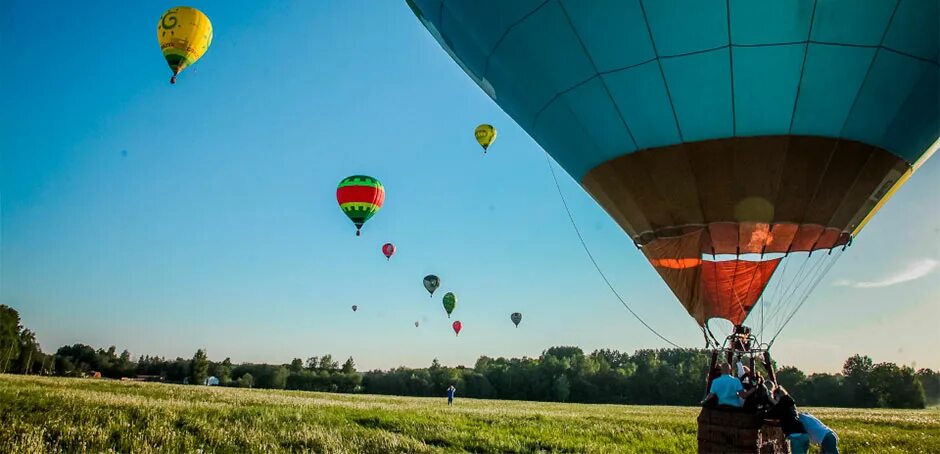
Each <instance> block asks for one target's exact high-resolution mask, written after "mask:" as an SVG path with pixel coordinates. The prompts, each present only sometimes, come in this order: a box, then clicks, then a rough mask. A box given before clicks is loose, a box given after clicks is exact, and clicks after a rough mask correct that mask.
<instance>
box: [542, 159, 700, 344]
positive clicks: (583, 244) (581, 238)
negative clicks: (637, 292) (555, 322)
mask: <svg viewBox="0 0 940 454" xmlns="http://www.w3.org/2000/svg"><path fill="white" fill-rule="evenodd" d="M545 162H546V163H548V170H550V171H551V173H552V180H554V181H555V189H557V190H558V197H560V198H561V204H562V205H563V206H564V207H565V213H567V214H568V220H569V221H571V226H572V227H573V228H574V232H575V233H576V234H577V235H578V240H579V241H580V242H581V247H582V248H584V252H585V253H587V256H588V258H589V259H591V263H593V264H594V269H596V270H597V274H599V275H600V276H601V278H602V279H603V280H604V283H606V284H607V287H608V288H609V289H610V291H611V293H613V294H614V296H616V297H617V299H618V300H620V304H622V305H623V307H625V308H626V309H627V311H629V312H630V314H631V315H633V317H634V318H636V319H637V321H638V322H640V324H642V325H643V326H645V327H646V329H648V330H649V331H650V332H651V333H653V334H655V335H656V336H657V337H659V338H660V339H662V340H663V341H664V342H666V343H667V344H669V345H671V346H673V347H675V348H682V347H680V346H679V345H678V344H676V343H675V342H673V341H671V340H669V339H667V338H666V337H665V336H663V335H662V334H659V332H658V331H656V330H655V329H653V327H652V326H650V325H649V324H648V323H646V321H644V320H643V318H642V317H640V316H639V314H637V313H636V312H634V311H633V309H632V308H630V305H629V304H627V302H626V301H624V299H623V298H622V297H621V296H620V293H618V292H617V289H615V288H614V286H613V284H611V283H610V280H609V279H607V275H606V274H604V271H603V270H601V267H600V265H599V264H598V263H597V260H596V259H594V254H591V250H590V249H588V246H587V243H586V242H585V241H584V236H582V235H581V230H580V229H578V224H577V223H576V222H575V221H574V215H572V214H571V208H569V207H568V201H567V200H565V195H564V193H563V192H562V190H561V184H559V182H558V175H556V173H555V166H553V165H552V161H551V158H550V157H549V155H548V152H545Z"/></svg>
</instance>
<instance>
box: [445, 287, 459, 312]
mask: <svg viewBox="0 0 940 454" xmlns="http://www.w3.org/2000/svg"><path fill="white" fill-rule="evenodd" d="M455 307H457V295H454V294H453V293H451V292H447V293H445V294H444V310H445V311H447V318H450V314H451V313H452V312H454V308H455Z"/></svg>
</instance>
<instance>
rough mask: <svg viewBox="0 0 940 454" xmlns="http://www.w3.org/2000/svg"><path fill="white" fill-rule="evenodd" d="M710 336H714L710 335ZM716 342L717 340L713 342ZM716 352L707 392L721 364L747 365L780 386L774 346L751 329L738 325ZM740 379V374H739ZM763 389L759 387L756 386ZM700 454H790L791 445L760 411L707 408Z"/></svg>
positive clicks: (703, 415) (700, 420)
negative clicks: (764, 341)
mask: <svg viewBox="0 0 940 454" xmlns="http://www.w3.org/2000/svg"><path fill="white" fill-rule="evenodd" d="M709 334H710V332H709ZM712 339H713V340H714V337H713V338H712ZM714 345H715V347H714V348H713V349H712V354H711V363H710V365H709V368H708V379H707V380H706V386H705V392H706V393H708V390H709V388H710V387H711V380H712V378H714V377H715V376H716V375H718V373H717V372H715V373H714V374H713V372H714V371H715V370H716V368H717V367H718V365H719V364H720V363H728V364H731V365H732V368H735V365H736V364H737V363H741V365H742V366H744V365H746V366H748V368H749V369H750V370H751V373H752V374H760V372H761V371H760V370H759V367H758V366H761V367H762V368H763V374H761V376H762V377H765V378H766V379H767V380H770V381H773V382H774V383H776V382H777V374H776V372H775V371H774V367H773V360H771V358H770V346H769V345H766V344H761V343H760V341H758V339H757V337H755V336H754V335H753V334H751V329H750V328H748V327H746V326H743V325H738V326H735V327H734V332H733V333H732V334H731V335H729V336H728V337H727V338H725V341H724V343H722V344H721V345H720V346H718V345H717V341H715V342H714ZM735 375H737V371H735ZM755 386H759V385H755ZM698 452H700V453H712V452H724V453H761V454H764V453H775V454H776V453H786V454H789V453H790V444H789V442H788V441H787V439H786V436H785V435H784V434H783V431H782V430H781V429H780V427H779V425H778V424H777V423H776V422H775V421H770V420H765V419H764V418H763V417H762V416H761V415H760V413H759V412H758V411H757V410H756V409H750V408H748V409H744V408H732V407H723V406H722V407H704V408H702V411H701V412H700V413H699V416H698Z"/></svg>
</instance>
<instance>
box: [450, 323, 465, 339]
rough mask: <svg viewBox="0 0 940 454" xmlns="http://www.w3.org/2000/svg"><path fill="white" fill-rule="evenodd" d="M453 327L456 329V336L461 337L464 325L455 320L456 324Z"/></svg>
mask: <svg viewBox="0 0 940 454" xmlns="http://www.w3.org/2000/svg"><path fill="white" fill-rule="evenodd" d="M451 326H453V327H454V332H455V333H456V334H455V335H456V336H459V335H460V329H461V328H463V324H461V323H460V320H455V321H454V324H453V325H451Z"/></svg>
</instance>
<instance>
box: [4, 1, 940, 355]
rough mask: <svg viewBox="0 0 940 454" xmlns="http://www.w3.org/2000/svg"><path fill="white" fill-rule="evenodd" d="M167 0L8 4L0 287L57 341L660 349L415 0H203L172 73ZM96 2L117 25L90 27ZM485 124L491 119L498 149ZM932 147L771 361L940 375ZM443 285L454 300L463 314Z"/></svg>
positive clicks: (596, 214)
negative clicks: (358, 206) (860, 358)
mask: <svg viewBox="0 0 940 454" xmlns="http://www.w3.org/2000/svg"><path fill="white" fill-rule="evenodd" d="M166 6H168V5H149V4H148V5H130V6H128V5H126V4H124V3H117V2H111V3H107V2H105V3H101V4H94V5H77V4H75V5H63V6H61V7H57V8H54V9H52V10H50V11H46V10H42V11H43V13H42V14H39V11H40V7H39V6H36V5H33V4H29V3H24V2H13V3H11V4H7V6H6V7H5V8H3V11H2V20H3V24H4V39H3V41H2V46H3V49H5V50H7V51H8V52H10V51H11V49H15V50H17V51H22V52H18V53H17V55H18V61H19V62H20V64H18V65H17V66H16V67H14V68H11V69H10V70H9V71H7V72H5V73H4V75H3V77H4V84H3V86H2V92H3V99H4V100H5V101H6V104H7V108H6V109H4V110H3V113H2V115H3V116H2V118H0V124H2V126H0V128H2V129H0V131H2V133H3V136H4V137H5V138H7V143H6V145H5V146H4V149H3V153H2V169H0V176H2V182H0V184H2V187H0V189H2V191H0V192H2V200H0V203H2V205H0V208H2V209H0V232H2V236H0V255H2V257H0V304H6V305H9V306H11V307H13V308H14V309H16V310H17V311H19V313H20V315H21V319H22V324H23V325H24V326H25V327H27V328H29V329H31V330H33V331H35V332H36V334H37V339H38V340H39V343H40V344H41V345H42V346H43V347H44V351H45V352H47V353H53V352H54V351H55V349H57V348H58V347H60V346H63V345H72V344H75V343H83V344H87V345H91V346H93V347H95V348H107V347H108V346H111V345H114V346H115V347H117V348H118V349H119V350H123V349H127V350H128V351H130V352H131V354H132V356H133V358H135V359H136V358H138V357H139V356H141V355H144V354H146V355H151V356H153V355H156V356H162V357H166V358H176V357H182V358H189V357H191V356H192V354H193V352H195V350H196V349H198V348H204V349H205V350H206V352H207V354H208V356H209V358H210V359H213V360H215V361H221V360H222V359H224V358H225V357H230V358H232V360H233V362H236V363H245V362H252V363H268V364H283V363H289V362H290V361H291V359H293V358H297V357H300V358H302V359H306V358H307V357H309V356H313V355H317V356H321V355H324V354H331V355H333V356H334V358H337V359H345V358H346V357H350V356H351V357H353V358H354V359H355V361H356V363H357V367H358V368H360V369H361V370H372V369H383V370H387V369H389V368H392V367H396V366H406V367H426V366H427V365H428V364H430V363H431V361H432V359H435V358H436V359H438V360H439V361H440V362H441V363H442V364H444V365H449V366H456V365H461V364H462V365H466V366H468V367H472V365H473V363H474V362H475V361H476V359H477V358H478V357H480V356H490V357H523V356H528V357H538V356H539V355H540V354H541V352H542V351H544V350H545V349H548V348H549V347H552V346H564V345H570V346H577V347H580V348H581V349H583V350H584V351H585V352H586V353H589V352H590V351H593V350H596V349H601V348H610V349H615V350H620V351H622V352H627V353H630V354H632V353H633V352H635V351H636V350H640V349H655V348H668V345H666V344H665V343H663V342H662V341H661V340H659V339H658V338H657V337H656V336H654V335H653V334H652V333H650V332H648V331H647V330H646V329H645V328H644V327H643V326H642V325H641V324H640V323H638V322H637V321H636V320H635V319H634V318H633V317H632V316H631V315H630V314H629V313H628V312H627V311H626V310H624V308H623V307H622V306H621V305H620V303H619V301H617V299H616V297H615V296H614V295H612V294H611V292H610V290H609V289H608V288H607V287H606V286H605V285H604V282H603V280H602V279H601V278H600V277H599V276H598V273H597V272H596V271H595V270H594V269H593V267H592V264H591V261H590V260H589V259H588V257H587V256H586V254H585V252H584V250H583V249H582V247H581V244H580V243H579V241H578V237H577V234H576V232H575V231H574V229H572V226H571V223H570V222H569V220H568V218H567V215H566V214H565V211H564V207H563V205H562V201H561V200H560V199H559V197H558V194H557V192H556V188H555V184H554V182H553V180H552V174H551V171H550V170H549V168H548V167H547V165H546V159H545V153H544V152H543V151H542V149H541V148H540V147H539V146H538V144H536V143H535V142H534V141H533V139H532V138H530V137H529V136H528V135H527V134H526V133H525V131H523V130H522V129H521V128H520V127H519V126H518V125H516V124H515V122H514V121H513V120H512V119H511V118H510V117H509V116H508V115H507V114H506V113H504V112H503V111H502V110H501V109H500V108H499V107H498V106H497V105H496V104H495V103H494V102H493V101H492V100H491V99H490V98H489V97H488V96H487V95H486V94H485V93H483V91H481V90H480V89H479V88H478V87H477V86H476V85H475V84H474V83H473V82H472V81H471V80H470V79H469V78H467V76H466V75H465V74H464V72H463V70H461V69H460V67H458V65H455V64H454V62H453V61H452V59H451V57H449V56H448V55H447V54H446V53H445V52H443V51H442V50H441V48H440V47H439V45H438V44H437V43H436V42H435V40H434V38H433V37H432V36H430V34H429V33H428V32H427V30H425V29H424V27H423V26H422V25H421V23H420V22H419V21H418V20H417V19H416V18H415V16H414V14H413V13H412V12H411V11H410V10H409V8H408V7H407V5H406V4H405V2H378V3H368V4H366V3H357V2H343V3H340V4H329V5H325V6H315V5H311V4H304V3H302V4H275V5H250V6H243V7H241V8H233V7H231V6H229V5H228V4H227V3H226V2H219V1H206V2H201V4H200V5H198V6H199V8H200V9H202V10H203V11H204V12H205V13H206V14H207V15H208V16H209V18H210V19H211V20H212V23H213V26H214V32H215V37H214V41H213V43H212V46H211V47H210V49H209V50H208V52H207V53H206V55H205V56H204V57H203V58H202V59H200V60H199V61H198V62H197V63H196V64H195V65H194V66H193V67H192V68H189V69H187V70H186V71H185V72H184V73H183V74H182V75H181V76H180V78H179V81H178V82H177V83H176V85H172V86H171V85H169V84H168V83H167V79H168V78H169V76H170V73H169V70H168V69H167V67H166V63H165V61H164V60H163V58H162V56H161V54H160V51H159V47H158V45H157V42H156V39H155V37H154V36H153V24H154V23H155V22H157V20H158V19H159V17H160V14H161V13H162V12H163V10H164V9H165V7H166ZM38 17H42V20H41V21H39V20H37V19H36V18H38ZM15 18H16V19H15ZM24 18H25V19H24ZM91 22H95V23H98V24H102V25H100V26H101V27H102V30H101V33H104V34H107V35H109V36H116V37H120V39H111V40H76V39H75V37H76V36H82V34H83V33H84V32H83V28H84V27H85V26H86V24H88V23H91ZM37 37H38V38H37ZM63 49H67V51H66V50H63ZM90 55H97V56H99V58H101V59H102V61H104V62H105V63H106V64H103V65H89V64H88V60H89V58H88V56H90ZM258 56H263V58H259V57H258ZM246 61H249V62H250V63H249V64H246ZM480 123H490V124H493V125H495V126H496V127H497V129H498V131H499V133H498V134H499V135H498V138H497V140H496V142H495V143H494V144H493V146H492V147H490V149H489V151H488V152H487V153H486V154H485V155H484V154H483V153H482V150H480V147H479V146H478V145H477V144H476V142H475V141H474V139H473V129H474V128H475V127H476V125H477V124H480ZM935 145H936V144H935ZM934 161H935V160H934ZM934 161H931V162H928V163H926V164H925V165H924V166H923V167H922V168H921V169H920V170H919V171H918V173H916V174H915V175H914V176H913V177H912V179H911V180H910V181H909V182H908V183H907V184H906V185H905V186H904V187H903V188H902V189H900V190H899V191H898V193H897V194H895V195H894V197H893V198H892V199H891V200H890V201H889V202H888V203H887V204H886V205H885V206H884V208H882V209H881V211H880V212H879V213H878V214H877V215H876V216H875V217H874V218H873V220H872V221H871V222H870V223H869V224H868V225H867V226H866V227H865V230H864V231H863V232H862V233H861V234H860V235H859V237H858V239H857V240H856V241H854V243H853V244H852V246H851V247H849V248H848V249H846V251H845V252H844V254H843V255H845V257H844V258H843V259H841V260H840V261H839V262H838V263H837V264H836V265H835V267H834V268H833V269H832V271H831V272H830V273H829V275H828V276H826V277H825V278H824V279H823V281H822V282H821V284H820V286H819V287H818V288H817V289H816V291H815V293H814V294H813V295H812V296H811V297H810V299H809V300H808V301H807V303H806V306H805V307H803V308H802V309H801V311H800V312H799V314H798V315H797V317H796V318H795V319H794V322H793V323H791V324H790V325H789V326H787V328H786V330H785V331H784V332H783V334H782V336H781V338H780V342H779V343H778V344H776V345H775V350H774V358H775V359H776V361H777V363H778V364H779V365H791V366H795V367H798V368H800V369H801V370H805V371H808V372H830V373H831V372H836V371H838V370H840V369H841V365H842V363H843V361H845V359H846V358H848V357H850V356H852V355H854V354H859V355H867V356H870V357H872V358H873V359H874V360H875V362H876V363H877V362H895V363H897V364H899V365H910V366H914V367H915V369H916V368H921V367H928V368H931V369H934V370H940V352H937V351H936V349H935V346H936V345H940V332H938V330H937V329H936V325H937V320H940V279H938V278H937V272H938V271H937V269H938V264H940V210H937V209H936V208H937V207H938V200H937V196H936V194H937V193H938V192H940V191H938V189H940V183H938V182H940V165H938V164H937V162H934ZM551 165H553V166H555V171H558V170H560V169H559V168H558V166H557V165H555V164H554V163H552V164H551ZM360 173H363V174H368V175H372V176H375V177H377V178H378V179H379V180H381V181H382V183H383V184H384V186H385V190H386V200H385V205H384V206H383V208H382V209H381V210H380V211H379V212H378V213H377V214H376V215H375V217H374V218H373V219H371V220H370V221H369V222H367V223H366V225H365V227H364V228H363V233H362V236H361V237H356V236H355V234H354V231H355V228H354V227H353V226H352V224H351V223H350V222H349V220H348V219H347V218H346V217H345V216H344V215H343V213H342V212H341V211H340V209H339V207H338V206H337V205H336V199H335V188H336V184H337V183H338V182H339V181H340V180H341V179H342V178H344V177H346V176H349V175H354V174H360ZM559 180H560V185H561V190H562V192H563V194H564V197H565V200H566V201H567V203H568V205H569V206H570V207H571V210H572V214H573V216H574V219H575V221H576V223H577V225H578V228H579V231H580V233H581V234H583V235H584V236H585V241H586V243H587V245H588V248H589V250H590V252H591V253H592V254H593V255H594V257H595V258H596V259H597V260H598V262H599V265H600V267H601V269H602V270H603V272H604V273H605V274H606V275H607V276H608V277H610V278H611V280H612V283H613V286H614V287H615V288H616V289H617V291H618V292H619V293H620V295H622V296H623V297H624V298H625V299H626V301H627V302H628V303H629V304H630V307H631V308H632V309H634V310H636V311H637V312H638V313H639V314H640V315H641V316H642V317H643V318H644V320H646V321H647V322H648V323H649V324H650V325H651V326H653V327H654V328H656V329H657V330H658V331H660V332H662V333H663V335H664V336H665V337H667V338H669V339H671V340H674V341H675V342H676V343H678V344H679V345H681V346H683V347H688V348H699V347H700V346H701V345H702V344H703V342H702V338H701V336H702V334H701V332H700V331H699V329H698V326H697V325H696V323H695V321H694V320H692V318H691V317H689V316H688V314H687V313H686V311H685V309H684V308H683V307H682V306H681V305H680V304H679V303H678V302H677V301H676V299H675V297H674V296H673V294H672V293H671V292H670V290H669V288H668V287H667V286H666V285H665V284H664V283H663V282H662V281H661V280H660V278H659V276H658V275H657V273H656V272H655V270H654V269H653V268H652V267H651V266H650V265H649V263H648V262H647V260H646V259H645V258H644V257H643V255H642V254H641V253H639V252H638V251H637V250H636V248H635V247H634V245H633V242H632V241H631V240H630V238H629V237H628V236H627V235H626V234H625V233H624V232H623V230H621V228H620V227H619V226H618V225H617V224H616V223H615V222H614V221H613V220H611V219H610V217H609V216H608V215H607V214H606V213H605V212H604V211H603V209H601V208H600V207H599V206H598V205H597V203H596V202H595V201H594V200H593V199H592V198H591V197H590V196H588V195H587V194H586V193H585V192H584V191H583V190H582V189H581V187H580V185H578V184H577V182H575V181H574V180H573V179H572V178H571V177H570V176H568V175H567V174H565V173H564V172H561V173H560V175H559ZM520 202H522V203H520ZM925 208H926V209H925ZM386 241H392V242H394V243H395V245H396V246H397V248H398V251H397V252H396V254H395V255H394V256H393V257H392V258H391V260H386V258H385V257H384V256H383V255H382V254H381V252H380V247H381V245H382V244H383V243H385V242H386ZM432 273H433V274H437V275H439V276H441V278H442V285H441V288H440V289H438V290H437V291H436V292H435V294H434V297H433V298H429V296H428V294H427V291H426V290H425V289H424V288H423V286H422V283H421V280H422V278H423V276H425V275H426V274H432ZM448 291H454V292H455V293H457V295H458V299H459V302H458V305H457V309H456V311H455V313H454V316H453V318H450V319H448V318H447V316H446V315H445V314H444V312H443V310H442V309H441V306H440V298H441V296H443V294H444V293H445V292H448ZM352 304H356V305H358V306H359V308H358V310H357V311H356V312H353V311H351V310H350V305H352ZM517 311H518V312H522V313H523V320H522V323H521V324H520V325H519V327H518V328H514V327H513V325H512V323H511V322H510V320H509V314H510V313H512V312H517ZM416 320H417V321H420V327H418V328H415V327H414V325H413V322H414V321H416ZM454 320H460V321H462V322H463V331H461V333H460V335H459V337H458V336H454V334H453V332H452V331H451V327H450V323H451V322H452V321H454Z"/></svg>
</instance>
